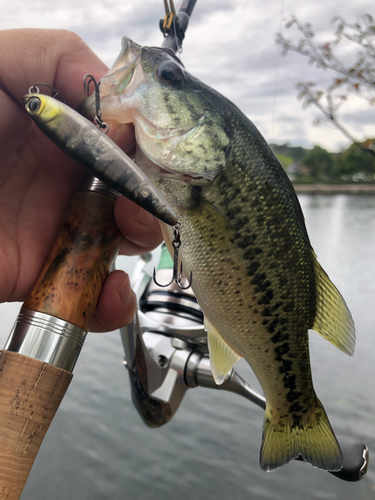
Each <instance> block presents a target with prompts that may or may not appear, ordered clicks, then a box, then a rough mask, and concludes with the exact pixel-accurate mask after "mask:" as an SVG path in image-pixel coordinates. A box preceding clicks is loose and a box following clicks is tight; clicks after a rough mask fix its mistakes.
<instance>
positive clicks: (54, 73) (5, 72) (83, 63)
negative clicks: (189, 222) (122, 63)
mask: <svg viewBox="0 0 375 500" xmlns="http://www.w3.org/2000/svg"><path fill="white" fill-rule="evenodd" d="M0 68H2V69H1V73H0V109H1V120H0V277H1V279H0V302H7V301H24V300H25V299H26V297H27V295H28V293H29V292H30V290H31V288H32V287H33V285H34V283H35V281H36V280H37V277H38V275H39V273H40V271H41V269H42V267H43V265H44V262H45V261H46V259H47V257H48V255H49V253H50V251H51V249H52V246H53V244H54V241H55V238H56V235H57V232H58V230H59V225H60V224H61V221H62V219H63V217H64V214H65V212H66V210H67V207H68V205H69V200H70V198H71V196H72V194H73V193H74V191H75V189H76V187H77V184H78V182H79V180H80V178H81V177H82V174H83V172H84V171H83V169H82V168H81V167H80V166H79V165H78V164H77V163H75V162H74V161H73V160H71V159H70V158H68V157H67V156H66V155H65V154H64V153H63V152H62V151H61V150H60V149H58V148H57V147H56V146H55V145H54V144H53V143H52V142H51V141H50V140H49V139H48V138H47V137H46V136H45V135H44V134H43V133H42V132H41V131H40V130H39V129H38V127H37V126H36V125H35V124H34V122H33V121H32V120H31V119H30V117H29V116H28V114H27V113H26V111H25V109H24V107H23V104H22V101H21V97H22V96H23V95H25V94H26V93H27V92H28V89H29V88H30V87H31V86H32V85H33V84H34V83H36V82H43V83H48V84H49V85H51V86H52V87H53V88H55V89H58V90H59V91H60V92H62V93H63V94H64V96H65V98H66V100H67V104H68V105H69V106H71V107H72V108H74V109H78V106H79V105H80V103H81V102H82V101H83V99H84V98H85V95H84V93H83V77H84V75H85V74H87V73H90V74H92V75H93V76H94V77H95V79H96V80H97V81H98V80H99V79H100V78H101V77H102V76H103V75H104V74H105V73H106V71H107V68H106V66H105V65H104V63H103V62H102V61H100V59H99V58H98V57H97V56H96V55H95V54H94V53H93V52H92V51H91V50H90V48H89V47H88V46H87V45H86V44H85V43H84V42H83V41H82V40H81V39H80V38H79V37H78V36H77V35H75V34H74V33H71V32H68V31H60V30H39V29H38V30H36V29H35V30H32V29H20V30H4V31H0ZM41 91H42V90H41ZM42 92H43V91H42ZM46 93H47V91H46ZM109 125H110V132H109V134H108V135H109V136H110V137H111V138H112V139H113V140H115V141H116V143H117V144H118V145H119V146H120V147H121V148H122V149H124V150H125V151H129V150H131V149H132V148H133V147H134V144H135V139H134V131H133V129H132V127H131V126H130V125H126V126H124V125H122V126H121V127H120V128H117V127H118V126H117V124H114V123H109ZM115 219H116V223H117V225H118V227H119V229H120V230H121V232H122V233H123V234H124V236H125V239H124V243H123V245H122V247H121V252H120V253H122V254H125V255H136V254H141V253H145V252H148V251H150V250H152V249H153V248H155V247H156V246H157V245H159V244H160V243H161V241H162V236H161V232H160V228H159V226H158V224H157V222H156V220H155V219H154V217H153V216H152V215H150V214H148V213H147V212H145V211H144V210H143V209H141V208H139V207H138V206H137V205H135V204H134V203H132V202H131V201H129V200H127V199H126V198H124V197H123V196H121V197H120V198H119V199H118V201H117V202H116V205H115ZM135 310H136V299H135V296H134V294H133V291H132V290H131V287H130V281H129V277H128V276H127V274H126V273H124V272H123V271H115V272H112V273H110V274H109V275H108V277H107V279H106V281H105V283H104V287H103V290H102V293H101V296H100V299H99V302H98V305H97V308H96V311H95V315H94V318H93V320H92V321H91V324H90V330H91V331H110V330H114V329H116V328H119V327H120V326H124V325H125V324H127V323H129V322H130V321H131V319H132V318H133V316H134V313H135Z"/></svg>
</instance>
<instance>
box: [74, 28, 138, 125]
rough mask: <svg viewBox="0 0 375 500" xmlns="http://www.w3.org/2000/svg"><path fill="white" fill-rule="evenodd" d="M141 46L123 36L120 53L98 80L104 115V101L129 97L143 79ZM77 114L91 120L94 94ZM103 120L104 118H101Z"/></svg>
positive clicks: (94, 110) (93, 110)
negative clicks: (121, 96) (120, 96)
mask: <svg viewBox="0 0 375 500" xmlns="http://www.w3.org/2000/svg"><path fill="white" fill-rule="evenodd" d="M140 57H141V46H140V45H138V44H137V43H135V42H133V40H131V39H130V38H128V37H126V36H124V37H123V38H122V40H121V52H120V54H119V56H118V58H117V59H116V61H115V63H114V65H113V66H112V68H111V69H110V70H109V72H108V73H107V74H106V75H105V76H104V77H103V78H102V79H101V80H100V87H99V89H100V105H101V109H102V112H104V114H105V109H106V101H109V100H111V99H118V98H119V95H120V94H122V95H124V97H129V96H131V95H132V94H133V93H134V91H135V90H136V89H137V87H138V86H139V85H140V83H141V81H142V80H143V78H144V74H143V71H142V68H141V64H140ZM79 112H80V113H81V114H82V115H83V116H84V117H86V118H88V119H90V120H93V119H94V117H95V115H96V104H95V92H94V93H93V94H91V95H90V96H89V97H88V98H87V99H85V100H84V101H83V102H82V104H81V105H80V107H79ZM103 118H104V119H105V116H104V117H103Z"/></svg>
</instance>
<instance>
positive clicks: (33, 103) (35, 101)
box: [28, 97, 40, 113]
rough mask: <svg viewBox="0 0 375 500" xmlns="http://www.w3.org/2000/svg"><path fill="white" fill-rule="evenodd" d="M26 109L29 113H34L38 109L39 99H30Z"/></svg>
mask: <svg viewBox="0 0 375 500" xmlns="http://www.w3.org/2000/svg"><path fill="white" fill-rule="evenodd" d="M28 107H29V110H30V111H31V112H33V113H35V112H36V111H38V109H39V108H40V99H39V98H38V97H32V98H31V99H30V101H29V103H28Z"/></svg>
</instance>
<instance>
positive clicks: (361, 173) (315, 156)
mask: <svg viewBox="0 0 375 500" xmlns="http://www.w3.org/2000/svg"><path fill="white" fill-rule="evenodd" d="M373 144H375V139H368V140H367V141H365V142H362V143H353V144H351V145H350V146H349V147H348V148H347V149H346V150H345V151H342V152H341V153H330V152H329V151H327V150H325V149H323V148H321V147H320V146H314V148H313V149H304V148H301V147H291V146H289V144H288V143H286V144H283V145H277V144H271V148H272V150H273V152H274V153H275V155H276V156H277V158H278V159H279V161H280V163H281V164H282V165H283V167H284V169H285V170H286V171H287V173H288V175H289V176H290V178H291V179H292V180H294V181H297V182H353V181H362V182H366V181H374V180H375V157H374V156H373V155H372V154H369V150H371V149H372V148H373Z"/></svg>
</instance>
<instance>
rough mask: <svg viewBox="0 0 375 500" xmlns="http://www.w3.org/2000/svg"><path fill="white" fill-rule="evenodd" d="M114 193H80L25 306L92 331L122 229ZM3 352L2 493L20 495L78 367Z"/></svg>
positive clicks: (5, 497)
mask: <svg viewBox="0 0 375 500" xmlns="http://www.w3.org/2000/svg"><path fill="white" fill-rule="evenodd" d="M114 204H115V200H114V199H112V198H110V197H108V196H105V195H103V194H100V193H97V192H93V191H83V192H78V193H76V194H75V195H74V197H73V199H72V203H71V205H70V209H69V211H68V213H67V215H66V217H65V220H64V222H63V226H62V229H61V231H60V233H59V235H58V237H57V240H56V242H55V245H54V247H53V249H52V251H51V254H50V256H49V258H48V260H47V262H46V264H45V266H44V268H43V270H42V272H41V274H40V276H39V278H38V280H37V282H36V284H35V286H34V288H33V289H32V291H31V293H30V295H29V297H28V298H27V300H26V302H25V303H24V305H23V307H24V308H26V309H30V310H32V311H37V312H40V313H45V314H48V315H50V316H54V317H56V318H59V319H61V320H64V321H68V322H69V323H72V324H73V325H76V326H77V327H79V328H81V329H82V330H88V328H89V322H90V319H91V318H92V316H93V314H94V311H95V307H96V304H97V302H98V299H99V295H100V293H101V290H102V286H103V282H104V280H105V278H106V276H107V274H108V271H109V269H110V267H111V265H112V263H113V261H114V259H115V258H116V256H117V253H118V250H119V247H120V244H121V241H122V235H121V233H120V231H119V230H118V228H117V226H116V224H115V220H114V215H113V210H114ZM11 351H14V349H9V350H8V351H0V500H18V499H19V497H20V496H21V493H22V490H23V488H24V485H25V483H26V480H27V477H28V475H29V472H30V470H31V467H32V465H33V462H34V459H35V457H36V455H37V453H38V450H39V447H40V446H41V443H42V441H43V438H44V436H45V434H46V432H47V430H48V427H49V425H50V423H51V421H52V419H53V417H54V415H55V413H56V411H57V408H58V407H59V404H60V402H61V401H62V399H63V397H64V395H65V392H66V390H67V388H68V385H69V383H70V380H71V378H72V374H71V373H69V372H68V371H65V370H63V369H62V368H57V367H56V366H52V364H47V363H45V362H43V361H39V360H37V359H34V358H33V357H28V356H24V355H22V354H19V353H18V352H11Z"/></svg>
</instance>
